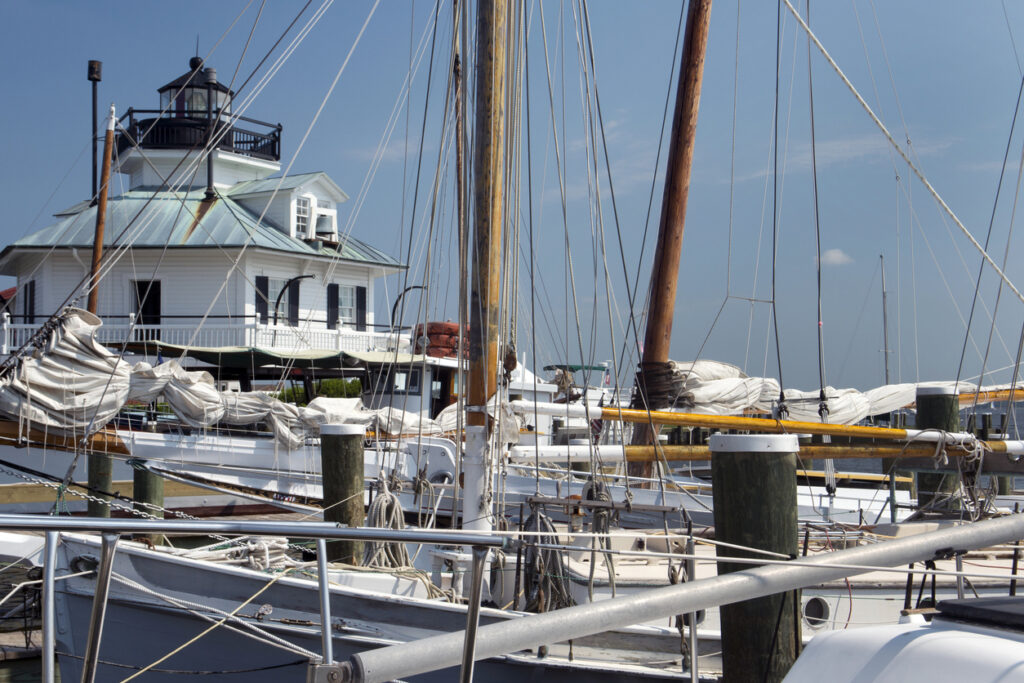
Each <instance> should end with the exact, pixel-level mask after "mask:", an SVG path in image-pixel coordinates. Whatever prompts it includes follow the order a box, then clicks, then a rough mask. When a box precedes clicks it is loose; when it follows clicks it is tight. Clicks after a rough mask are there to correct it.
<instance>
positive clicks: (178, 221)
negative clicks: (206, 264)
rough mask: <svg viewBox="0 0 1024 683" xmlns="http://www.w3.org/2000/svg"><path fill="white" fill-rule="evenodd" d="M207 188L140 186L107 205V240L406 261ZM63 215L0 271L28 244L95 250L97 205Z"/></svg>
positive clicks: (1, 257) (390, 263)
mask: <svg viewBox="0 0 1024 683" xmlns="http://www.w3.org/2000/svg"><path fill="white" fill-rule="evenodd" d="M203 198H204V190H203V189H202V188H199V189H195V190H192V191H189V192H176V193H175V192H167V191H161V190H157V189H155V188H136V189H134V190H131V191H129V192H127V193H125V194H124V195H122V196H120V197H115V198H112V199H111V200H110V201H109V203H108V204H107V222H106V230H105V232H104V240H103V242H104V245H106V246H111V245H114V244H115V243H116V244H119V245H124V244H131V245H132V246H133V247H135V248H141V249H145V248H163V247H164V246H169V247H172V248H212V247H221V248H226V249H230V248H239V247H242V246H244V245H248V246H249V248H256V249H270V250H273V251H281V252H287V253H290V254H298V255H302V256H321V257H326V258H338V257H339V255H340V257H341V258H343V259H346V260H349V261H357V262H362V263H370V264H375V265H382V266H386V267H392V268H401V267H402V264H401V263H399V262H398V261H396V260H395V259H394V258H392V257H390V256H388V255H387V254H385V253H384V252H382V251H380V250H379V249H375V248H374V247H371V246H370V245H368V244H366V243H365V242H362V241H361V240H358V239H355V238H354V237H345V238H344V239H343V241H342V242H341V243H340V244H339V245H338V247H337V249H334V248H331V247H328V246H322V245H321V246H319V247H317V246H316V245H315V244H311V243H308V242H304V241H303V240H300V239H295V238H293V237H290V236H289V235H288V234H287V233H285V232H282V231H281V230H279V229H277V228H276V227H274V226H273V225H271V224H270V222H269V221H267V220H266V219H264V221H263V222H260V221H259V217H258V216H257V215H255V214H253V213H252V212H251V211H249V210H248V209H246V208H245V207H243V206H242V205H241V204H239V203H238V202H236V201H234V200H233V199H231V197H230V196H218V197H217V198H215V199H214V200H213V201H212V202H204V201H203ZM57 216H58V218H59V220H58V221H57V222H56V223H54V224H53V225H50V226H49V227H46V228H43V229H42V230H39V231H37V232H35V233H33V234H31V235H28V236H26V237H23V238H21V239H20V240H18V241H17V242H15V243H14V244H11V245H9V246H8V247H6V248H5V249H4V250H3V252H0V270H2V268H3V266H4V265H5V264H4V262H5V261H6V260H7V257H8V256H9V255H10V253H11V252H12V251H14V250H17V249H24V248H72V247H75V248H86V249H91V248H92V244H93V236H94V234H95V228H96V207H94V206H89V205H88V204H86V203H80V204H77V205H75V206H74V207H71V208H70V209H66V210H65V211H63V212H61V213H59V214H57Z"/></svg>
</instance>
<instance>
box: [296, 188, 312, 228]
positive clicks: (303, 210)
mask: <svg viewBox="0 0 1024 683" xmlns="http://www.w3.org/2000/svg"><path fill="white" fill-rule="evenodd" d="M307 232H309V199H308V198H306V197H297V198H296V199H295V235H296V236H298V237H303V236H305V235H306V233H307Z"/></svg>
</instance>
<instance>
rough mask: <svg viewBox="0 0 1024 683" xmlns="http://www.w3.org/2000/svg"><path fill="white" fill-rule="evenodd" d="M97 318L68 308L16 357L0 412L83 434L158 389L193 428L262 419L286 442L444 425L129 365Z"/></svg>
mask: <svg viewBox="0 0 1024 683" xmlns="http://www.w3.org/2000/svg"><path fill="white" fill-rule="evenodd" d="M102 324H103V323H102V321H101V320H100V319H99V318H98V317H96V316H95V315H93V314H92V313H88V312H87V311H83V310H80V309H69V310H68V311H66V312H65V313H64V314H63V315H62V316H61V318H60V319H59V320H57V321H56V324H55V326H54V329H53V330H52V331H51V333H50V336H49V338H48V339H47V342H46V345H45V347H44V348H43V349H42V350H41V351H39V352H37V353H36V354H34V355H32V356H29V357H25V358H21V359H19V361H18V365H17V366H16V367H15V368H14V370H13V371H12V372H10V373H8V375H7V376H5V377H3V378H0V415H2V416H3V417H6V418H8V419H11V420H15V421H18V422H19V423H26V424H30V426H32V427H34V428H43V429H46V430H47V431H49V432H52V433H55V434H62V435H65V436H76V435H78V436H86V435H88V434H91V433H93V432H96V431H98V430H99V429H101V428H103V427H104V426H105V425H106V424H107V423H108V422H110V420H112V419H113V418H114V417H115V416H116V415H117V413H118V411H119V410H120V409H121V407H122V406H123V405H124V404H125V403H126V402H127V401H141V402H147V403H148V402H152V401H155V400H157V398H158V397H161V396H162V397H163V400H164V401H165V402H166V403H167V404H168V405H169V406H170V408H171V410H173V411H174V413H175V415H177V416H178V418H179V419H181V420H182V422H184V423H185V424H187V425H189V426H191V427H194V428H203V427H209V426H212V425H215V424H218V423H221V424H234V425H241V424H255V423H257V422H266V423H267V424H268V425H269V427H270V429H271V430H272V431H273V433H274V436H275V437H276V438H277V440H278V442H279V443H281V444H282V445H283V446H285V447H286V448H289V449H294V448H298V447H300V446H302V445H303V444H304V443H305V440H306V438H307V437H310V436H316V435H317V434H319V430H320V425H322V424H327V423H333V424H339V423H348V424H361V425H365V426H366V427H367V429H369V430H372V431H376V432H378V433H384V434H403V433H404V434H409V433H419V434H438V433H440V431H441V430H440V428H439V427H438V425H437V424H436V423H435V422H434V421H433V420H429V419H421V418H420V417H419V416H418V415H416V414H414V413H410V412H407V411H403V410H398V409H395V408H381V409H378V410H368V409H366V408H365V407H363V405H362V401H361V400H360V399H358V398H356V399H330V398H317V399H315V400H313V401H312V402H310V404H309V405H308V406H305V407H300V406H296V405H293V404H291V403H285V402H283V401H281V400H279V399H277V398H276V397H274V396H272V395H270V394H268V393H265V392H222V391H219V390H218V389H217V386H216V383H215V382H214V379H213V375H211V374H210V373H209V372H206V371H205V370H198V371H197V370H186V369H185V368H183V367H181V365H180V364H179V363H178V362H177V361H176V360H170V361H167V362H164V363H161V364H159V365H157V366H153V365H150V364H149V363H144V362H142V363H136V364H135V365H134V366H131V365H129V364H128V363H126V362H125V361H123V360H121V359H120V358H119V357H118V355H117V354H115V353H113V352H111V351H110V350H108V349H107V348H106V347H104V346H103V345H102V344H100V343H99V342H97V341H96V339H95V332H96V330H97V329H98V328H99V327H100V326H101V325H102Z"/></svg>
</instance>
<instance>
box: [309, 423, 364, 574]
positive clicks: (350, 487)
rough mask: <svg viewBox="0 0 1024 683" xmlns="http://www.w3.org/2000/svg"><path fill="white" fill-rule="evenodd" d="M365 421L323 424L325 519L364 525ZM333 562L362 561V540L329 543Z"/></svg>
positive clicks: (321, 468)
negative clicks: (357, 423) (351, 423)
mask: <svg viewBox="0 0 1024 683" xmlns="http://www.w3.org/2000/svg"><path fill="white" fill-rule="evenodd" d="M365 436H366V428H365V427H363V426H362V425H348V424H338V425H323V426H321V427H320V472H321V473H322V480H323V489H324V493H323V506H324V521H325V522H335V523H337V524H344V525H346V526H350V527H357V526H363V523H364V521H365V520H366V515H365V512H364V510H363V438H364V437H365ZM327 558H328V559H329V560H331V561H332V562H344V563H346V564H360V563H361V562H362V560H363V542H362V541H334V542H333V543H331V544H330V545H328V546H327Z"/></svg>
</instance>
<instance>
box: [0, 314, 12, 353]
mask: <svg viewBox="0 0 1024 683" xmlns="http://www.w3.org/2000/svg"><path fill="white" fill-rule="evenodd" d="M2 325H3V335H4V338H3V344H2V345H0V352H3V353H4V354H7V353H10V347H11V343H10V338H9V337H8V335H9V334H10V328H11V314H10V313H8V312H7V311H4V314H3V323H2Z"/></svg>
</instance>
